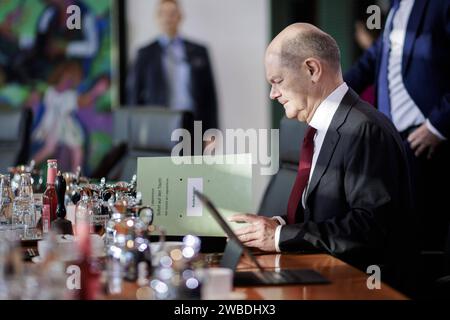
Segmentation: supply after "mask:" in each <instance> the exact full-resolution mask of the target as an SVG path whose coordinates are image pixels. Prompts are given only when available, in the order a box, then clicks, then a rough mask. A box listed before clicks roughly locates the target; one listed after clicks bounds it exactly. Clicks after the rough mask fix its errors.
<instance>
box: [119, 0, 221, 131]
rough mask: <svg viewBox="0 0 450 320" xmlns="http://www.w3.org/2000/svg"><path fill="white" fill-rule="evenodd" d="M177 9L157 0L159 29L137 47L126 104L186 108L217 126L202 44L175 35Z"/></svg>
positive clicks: (204, 122) (211, 81)
mask: <svg viewBox="0 0 450 320" xmlns="http://www.w3.org/2000/svg"><path fill="white" fill-rule="evenodd" d="M181 19H182V15H181V9H180V7H179V4H178V2H177V1H175V0H161V1H160V3H159V5H158V22H159V25H160V28H161V30H162V32H163V35H161V36H160V37H159V38H158V39H157V40H156V41H154V42H152V43H151V44H150V45H148V46H146V47H144V48H141V49H140V50H139V52H138V54H137V58H136V62H135V64H134V69H133V71H132V73H131V75H130V77H129V79H128V104H129V105H153V106H160V107H168V108H171V109H177V110H188V111H192V112H193V114H194V119H195V120H199V121H202V125H203V129H204V130H206V129H209V128H217V125H218V123H217V97H216V90H215V85H214V78H213V74H212V69H211V64H210V61H209V56H208V51H207V49H206V48H205V47H203V46H201V45H198V44H195V43H193V42H190V41H187V40H186V39H184V38H182V37H180V36H179V33H178V28H179V25H180V22H181Z"/></svg>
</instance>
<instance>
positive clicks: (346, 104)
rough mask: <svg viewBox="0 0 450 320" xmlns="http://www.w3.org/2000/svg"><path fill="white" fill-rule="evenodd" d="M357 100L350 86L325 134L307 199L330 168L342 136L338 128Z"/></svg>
mask: <svg viewBox="0 0 450 320" xmlns="http://www.w3.org/2000/svg"><path fill="white" fill-rule="evenodd" d="M356 101H358V95H357V94H356V93H355V92H354V91H353V90H352V89H350V88H349V89H348V91H347V93H346V94H345V96H344V98H343V99H342V101H341V103H340V104H339V107H338V108H337V110H336V113H335V114H334V116H333V120H331V123H330V127H329V128H328V131H327V133H326V135H325V139H324V140H323V143H322V147H321V149H320V153H319V156H318V157H317V162H316V166H315V167H314V172H313V174H312V176H311V181H310V183H309V185H308V191H307V199H308V197H309V195H310V194H311V193H312V192H313V191H314V189H315V188H316V187H317V184H318V183H319V181H320V179H322V176H323V175H324V173H325V171H326V169H327V168H328V165H329V163H330V160H331V158H332V156H333V154H334V151H335V149H336V145H337V143H338V142H339V139H340V137H341V135H340V133H339V130H338V129H339V128H340V126H341V125H342V124H343V123H344V122H345V119H346V118H347V114H348V112H349V111H350V109H351V107H352V106H353V105H354V104H355V103H356Z"/></svg>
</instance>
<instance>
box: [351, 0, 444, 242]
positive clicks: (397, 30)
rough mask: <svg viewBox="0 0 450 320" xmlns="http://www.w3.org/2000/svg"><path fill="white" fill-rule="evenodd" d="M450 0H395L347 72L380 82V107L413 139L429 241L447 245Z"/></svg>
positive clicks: (361, 85)
mask: <svg viewBox="0 0 450 320" xmlns="http://www.w3.org/2000/svg"><path fill="white" fill-rule="evenodd" d="M449 40H450V1H448V0H433V1H431V0H416V1H414V0H401V1H400V0H394V1H393V2H392V8H391V10H390V12H389V15H388V17H387V20H386V24H385V27H384V31H383V33H382V35H381V37H380V38H379V39H378V40H377V41H376V42H375V44H374V45H373V46H372V47H370V48H369V49H368V50H367V51H366V52H365V53H364V55H363V56H362V57H361V58H360V59H359V60H358V62H357V63H356V64H355V65H354V66H353V68H352V69H351V70H349V71H348V72H347V74H346V75H345V77H344V78H345V81H346V82H347V83H348V84H349V86H350V87H352V88H353V89H354V90H356V91H357V92H361V91H362V90H364V89H365V88H366V87H367V86H368V85H370V84H372V83H374V84H375V86H376V101H377V107H378V109H379V110H380V111H381V112H383V113H384V114H385V115H386V116H387V117H389V118H390V119H391V120H392V122H393V123H394V125H395V127H396V128H397V130H398V131H399V132H400V135H401V136H402V138H403V142H404V144H405V146H406V149H407V153H408V158H409V162H410V167H411V176H412V181H413V192H414V198H415V200H416V209H417V211H418V213H419V214H420V218H421V228H422V236H421V241H422V247H423V248H424V249H428V250H442V249H443V246H444V242H445V241H444V239H445V235H446V232H447V228H448V221H449V216H450V215H449V213H448V205H447V204H446V201H447V198H448V191H447V188H442V187H441V186H443V185H446V184H448V182H449V181H450V169H449V167H448V164H449V163H450V147H449V145H448V137H449V136H450V78H449V74H450V62H449V59H448V58H447V57H449V56H450V41H449Z"/></svg>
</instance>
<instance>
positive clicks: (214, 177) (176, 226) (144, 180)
mask: <svg viewBox="0 0 450 320" xmlns="http://www.w3.org/2000/svg"><path fill="white" fill-rule="evenodd" d="M195 189H196V190H198V191H200V192H202V193H204V194H205V195H206V196H208V197H209V198H210V199H211V201H212V202H213V203H214V204H215V206H216V207H217V208H218V210H219V211H220V213H221V214H222V215H223V216H224V217H227V216H230V215H233V214H234V213H237V212H239V213H242V212H245V213H248V212H250V210H251V202H252V160H251V154H237V155H216V156H193V157H146V158H138V161H137V190H138V191H140V192H141V193H142V200H143V204H144V205H148V206H150V207H152V208H153V210H154V215H155V217H154V222H153V224H154V225H156V226H161V227H163V228H164V229H165V230H166V232H167V235H173V236H183V235H186V234H193V235H197V236H225V234H224V232H223V231H222V229H221V228H220V226H219V225H218V224H217V222H216V221H215V220H214V218H213V217H212V216H211V214H210V213H209V212H208V210H207V209H206V208H205V207H203V205H202V203H201V202H200V200H199V199H198V198H197V197H195V196H194V190H195ZM230 226H231V227H232V228H236V227H242V226H244V225H243V224H236V223H230Z"/></svg>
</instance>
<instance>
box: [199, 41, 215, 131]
mask: <svg viewBox="0 0 450 320" xmlns="http://www.w3.org/2000/svg"><path fill="white" fill-rule="evenodd" d="M204 56H205V61H206V66H205V70H204V79H205V89H206V90H204V92H203V94H204V108H206V110H203V112H202V114H203V116H202V117H203V119H202V120H203V122H204V123H203V128H204V130H207V129H211V128H217V127H218V120H217V118H218V116H217V93H216V84H215V81H214V75H213V71H212V66H211V61H210V58H209V54H208V50H207V49H206V48H204Z"/></svg>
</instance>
